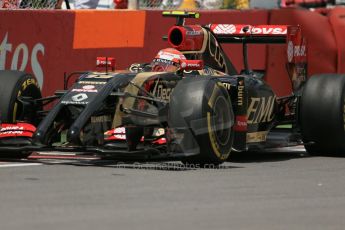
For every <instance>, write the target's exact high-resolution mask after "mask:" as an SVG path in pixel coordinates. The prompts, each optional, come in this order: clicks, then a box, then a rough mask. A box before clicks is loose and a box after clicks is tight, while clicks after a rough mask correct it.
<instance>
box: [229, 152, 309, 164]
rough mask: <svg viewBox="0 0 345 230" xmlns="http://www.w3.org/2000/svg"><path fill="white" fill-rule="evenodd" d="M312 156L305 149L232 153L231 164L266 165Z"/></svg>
mask: <svg viewBox="0 0 345 230" xmlns="http://www.w3.org/2000/svg"><path fill="white" fill-rule="evenodd" d="M306 157H312V156H310V155H309V154H308V153H307V152H306V151H305V150H304V149H303V150H300V151H296V150H295V151H289V150H285V151H284V150H283V151H274V150H272V151H261V152H242V153H239V152H234V153H232V155H231V157H230V159H229V160H228V161H229V162H234V163H261V162H262V163H264V162H278V161H288V160H291V159H298V158H306Z"/></svg>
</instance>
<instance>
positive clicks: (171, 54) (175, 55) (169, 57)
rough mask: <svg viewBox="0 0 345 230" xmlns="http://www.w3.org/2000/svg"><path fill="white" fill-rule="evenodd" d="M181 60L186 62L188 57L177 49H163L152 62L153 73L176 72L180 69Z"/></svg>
mask: <svg viewBox="0 0 345 230" xmlns="http://www.w3.org/2000/svg"><path fill="white" fill-rule="evenodd" d="M180 60H186V57H185V56H184V55H183V54H182V53H181V52H180V51H178V50H177V49H174V48H166V49H162V50H160V51H159V52H158V54H157V55H156V57H155V59H153V61H152V62H151V66H152V71H154V72H174V71H176V70H178V68H179V67H180Z"/></svg>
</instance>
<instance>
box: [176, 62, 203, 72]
mask: <svg viewBox="0 0 345 230" xmlns="http://www.w3.org/2000/svg"><path fill="white" fill-rule="evenodd" d="M180 68H181V70H187V71H190V70H202V69H204V62H203V61H202V60H181V61H180Z"/></svg>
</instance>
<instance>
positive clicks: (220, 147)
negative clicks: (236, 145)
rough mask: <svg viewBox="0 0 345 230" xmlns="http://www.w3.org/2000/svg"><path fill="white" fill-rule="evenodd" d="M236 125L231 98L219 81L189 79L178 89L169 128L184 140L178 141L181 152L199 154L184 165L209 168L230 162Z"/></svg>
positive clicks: (172, 105)
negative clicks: (228, 160) (197, 165)
mask: <svg viewBox="0 0 345 230" xmlns="http://www.w3.org/2000/svg"><path fill="white" fill-rule="evenodd" d="M233 123H234V114H233V110H232V105H231V100H230V96H229V94H228V92H227V90H226V89H225V87H224V86H223V85H222V83H221V82H219V81H218V80H217V79H215V78H211V77H188V78H185V79H183V80H181V81H180V82H179V83H178V85H177V86H176V88H175V89H174V91H173V93H172V95H171V101H170V109H169V127H170V128H172V129H173V130H174V132H175V135H177V136H183V138H182V140H180V141H178V142H179V144H180V151H181V152H185V153H187V154H188V153H194V154H195V153H197V155H193V156H190V157H187V158H184V159H183V160H182V162H183V163H185V164H187V163H188V164H199V165H200V166H205V165H207V164H213V165H219V164H221V163H223V162H224V161H226V160H227V159H228V157H229V155H230V151H231V147H232V143H233V137H234V135H233V129H232V126H233ZM179 132H180V133H179ZM181 134H182V135H181Z"/></svg>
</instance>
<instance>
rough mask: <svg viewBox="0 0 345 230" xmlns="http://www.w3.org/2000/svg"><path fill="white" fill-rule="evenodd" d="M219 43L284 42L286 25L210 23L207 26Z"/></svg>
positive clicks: (286, 34)
mask: <svg viewBox="0 0 345 230" xmlns="http://www.w3.org/2000/svg"><path fill="white" fill-rule="evenodd" d="M207 27H208V28H209V29H210V30H211V31H212V33H213V34H214V35H215V36H216V38H217V40H218V41H219V42H220V43H243V42H245V43H278V44H281V43H286V41H287V36H288V29H289V27H296V26H288V25H257V26H252V25H241V24H210V25H208V26H207Z"/></svg>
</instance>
